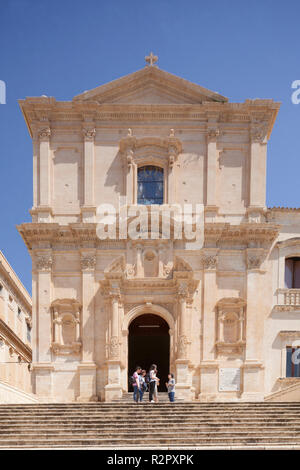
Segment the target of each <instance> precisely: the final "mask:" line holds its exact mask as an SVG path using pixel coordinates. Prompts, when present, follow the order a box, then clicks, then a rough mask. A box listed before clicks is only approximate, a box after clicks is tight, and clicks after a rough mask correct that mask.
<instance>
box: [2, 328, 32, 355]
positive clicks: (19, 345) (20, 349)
mask: <svg viewBox="0 0 300 470" xmlns="http://www.w3.org/2000/svg"><path fill="white" fill-rule="evenodd" d="M0 337H2V338H3V340H4V341H6V342H7V343H8V344H9V345H10V347H12V348H13V350H14V351H15V353H16V354H18V355H20V356H21V357H23V358H24V360H25V361H26V362H31V361H32V351H31V348H30V347H29V346H27V345H26V344H25V343H23V341H21V340H20V338H19V337H18V336H17V335H16V334H15V333H14V332H13V330H12V329H11V328H10V327H9V326H8V325H7V324H6V323H5V322H4V321H3V320H1V319H0Z"/></svg>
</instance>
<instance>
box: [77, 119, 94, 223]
mask: <svg viewBox="0 0 300 470" xmlns="http://www.w3.org/2000/svg"><path fill="white" fill-rule="evenodd" d="M82 133H83V139H84V170H83V172H84V185H83V186H84V203H83V204H84V205H83V207H82V208H81V212H82V218H83V221H84V222H94V215H95V210H96V208H95V207H94V204H95V202H94V174H95V164H94V160H95V156H94V148H95V143H94V140H95V135H96V130H95V128H94V125H93V124H91V123H90V124H89V126H86V127H85V128H83V130H82Z"/></svg>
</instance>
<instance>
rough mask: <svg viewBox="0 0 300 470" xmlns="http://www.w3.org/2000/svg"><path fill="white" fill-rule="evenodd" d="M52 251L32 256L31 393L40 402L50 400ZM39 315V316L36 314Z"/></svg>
mask: <svg viewBox="0 0 300 470" xmlns="http://www.w3.org/2000/svg"><path fill="white" fill-rule="evenodd" d="M52 264H53V259H52V251H51V250H42V251H39V252H36V253H34V257H33V279H34V283H33V285H34V290H33V296H34V302H35V306H34V315H33V318H34V321H33V338H34V342H35V349H36V350H35V352H34V356H33V381H34V391H35V393H36V394H37V396H38V397H39V399H40V400H42V401H44V400H47V399H50V398H51V397H52V392H53V390H52V371H53V365H52V358H51V349H50V345H51V312H50V304H51V298H52V279H51V278H52V276H51V270H52ZM37 312H38V315H37Z"/></svg>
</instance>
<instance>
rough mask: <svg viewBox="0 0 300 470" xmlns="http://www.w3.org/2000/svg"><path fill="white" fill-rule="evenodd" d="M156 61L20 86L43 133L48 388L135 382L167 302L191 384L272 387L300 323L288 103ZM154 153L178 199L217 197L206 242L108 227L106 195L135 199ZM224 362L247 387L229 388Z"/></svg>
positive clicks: (80, 393)
mask: <svg viewBox="0 0 300 470" xmlns="http://www.w3.org/2000/svg"><path fill="white" fill-rule="evenodd" d="M149 61H150V62H149V64H150V65H147V66H146V67H145V68H144V69H142V70H139V71H137V72H135V73H133V74H130V75H128V76H125V77H122V78H120V79H118V80H115V81H113V82H111V83H108V84H105V85H102V86H100V87H98V88H95V89H94V90H91V91H88V92H85V93H82V94H80V95H78V96H76V97H74V98H73V100H72V101H70V102H59V101H57V100H56V99H55V98H52V97H33V98H26V100H21V101H20V106H21V109H22V112H23V114H24V117H25V119H26V123H27V124H28V128H29V132H30V135H31V137H32V139H33V149H34V188H33V194H34V201H33V207H32V209H31V214H32V222H31V223H27V224H22V225H20V226H19V227H18V229H19V232H20V233H21V235H22V237H23V239H24V241H25V243H26V245H27V247H28V249H29V251H30V254H31V256H32V259H33V357H34V363H33V375H34V392H35V393H36V394H37V396H38V397H39V399H40V400H41V401H53V402H55V401H62V402H63V401H95V400H101V401H103V400H106V401H109V400H112V399H118V398H120V397H121V395H122V393H123V391H125V390H127V379H128V373H129V371H128V370H127V366H128V329H129V325H130V323H131V322H132V321H133V320H134V319H135V318H136V317H137V316H140V315H143V314H145V313H154V314H156V315H159V316H161V317H162V318H164V319H165V320H166V322H167V323H168V325H169V327H170V332H169V333H170V370H171V371H173V372H174V373H175V374H176V381H177V395H178V397H182V398H184V399H192V398H195V399H199V400H201V401H238V400H241V401H249V400H253V401H257V400H263V399H264V396H265V395H268V394H270V393H271V392H273V391H276V389H278V387H279V385H278V379H279V378H280V377H285V373H286V371H285V356H284V355H285V348H286V345H288V344H289V341H290V338H289V336H288V334H286V335H284V333H282V332H284V331H291V330H292V331H294V339H295V338H296V339H297V338H298V339H300V328H299V315H300V300H299V301H298V303H297V302H296V303H294V304H293V305H292V307H291V306H289V305H287V304H286V300H285V299H286V292H285V290H284V260H285V257H286V256H300V240H299V236H300V210H288V209H276V208H275V209H268V208H267V207H266V202H265V192H266V155H267V152H266V150H267V142H268V139H269V138H270V135H271V131H272V127H273V124H274V121H275V119H276V116H277V113H278V110H279V103H276V102H274V101H273V100H260V99H256V100H249V99H247V100H245V102H243V103H230V102H229V101H228V99H227V98H225V97H223V96H221V95H220V94H218V93H215V92H212V91H210V90H207V89H205V88H203V87H201V86H199V85H196V84H193V83H190V82H188V81H186V80H184V79H182V78H179V77H176V76H174V75H171V74H169V73H167V72H165V71H162V70H160V69H159V68H158V67H157V66H155V65H154V64H155V60H154V59H149ZM270 164H271V162H270ZM145 165H154V166H159V167H160V168H162V169H163V171H164V173H163V174H164V203H166V204H172V203H178V204H181V205H183V204H185V203H192V204H194V205H195V204H203V205H204V222H205V223H204V228H205V230H204V244H203V246H200V247H199V246H198V245H197V244H196V243H194V242H192V241H188V240H187V239H183V240H177V239H175V238H174V237H172V236H171V237H170V239H162V238H159V239H154V240H153V239H139V240H132V239H130V238H129V237H128V236H127V231H125V237H124V238H121V239H117V240H100V239H99V237H98V236H97V208H98V207H99V205H101V204H104V203H110V204H113V205H114V206H115V207H116V208H117V212H118V211H119V198H120V197H122V198H123V199H124V198H125V197H126V198H127V201H126V204H127V205H129V206H130V205H132V204H136V201H137V172H138V169H139V168H140V167H141V166H145ZM280 332H281V333H280ZM224 368H228V369H236V371H238V375H237V377H240V381H239V384H238V387H236V388H235V386H233V387H232V389H231V390H226V391H224V390H222V387H223V386H221V385H220V376H221V375H220V374H221V372H220V371H221V369H224ZM222 373H223V372H222ZM222 377H223V375H222ZM228 377H229V376H228ZM225 378H226V371H225ZM222 380H223V379H222ZM225 388H226V387H225ZM227 388H228V386H227ZM229 388H230V387H229Z"/></svg>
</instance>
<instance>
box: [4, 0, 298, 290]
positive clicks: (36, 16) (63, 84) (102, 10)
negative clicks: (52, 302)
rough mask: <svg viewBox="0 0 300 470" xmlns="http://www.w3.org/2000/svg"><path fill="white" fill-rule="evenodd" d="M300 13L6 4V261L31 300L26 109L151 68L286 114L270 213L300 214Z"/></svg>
mask: <svg viewBox="0 0 300 470" xmlns="http://www.w3.org/2000/svg"><path fill="white" fill-rule="evenodd" d="M299 21H300V2H299V1H297V0H295V1H293V0H292V1H285V2H282V1H280V0H252V1H251V2H250V1H245V0H234V1H231V0H227V1H224V0H223V1H220V0H215V1H213V2H209V1H208V0H207V1H202V0H185V1H183V0H181V1H179V0H148V1H142V0H139V1H137V0H127V1H124V0H110V1H109V0H84V1H83V0H59V1H58V0H50V1H49V0H0V44H1V55H0V80H4V81H5V82H6V86H7V104H6V105H0V135H1V139H0V155H1V166H0V175H1V186H0V196H1V199H0V200H1V208H2V214H1V226H0V227H1V230H0V249H1V250H2V251H3V252H4V254H5V256H6V257H7V259H8V261H9V262H10V263H11V265H12V267H13V268H14V269H15V271H16V273H17V274H18V275H19V277H20V278H21V280H22V281H23V283H24V285H25V286H26V287H27V289H28V290H29V291H30V292H31V259H30V256H29V255H28V253H27V249H26V247H25V245H24V243H23V240H22V239H21V237H20V235H19V234H18V232H17V230H16V228H15V226H16V225H17V224H20V223H22V222H26V221H30V216H29V212H28V210H29V209H30V208H31V206H32V146H31V139H30V137H29V134H28V131H27V128H26V125H25V122H24V119H23V117H22V114H21V111H20V109H19V106H18V103H17V100H18V99H20V98H24V97H26V96H39V95H42V94H46V95H48V96H55V97H56V98H57V99H59V100H70V99H72V97H73V96H74V95H76V94H78V93H80V92H82V91H84V90H88V89H91V88H94V87H96V86H98V85H101V84H103V83H106V82H108V81H110V80H113V79H115V78H118V77H120V76H122V75H126V74H128V73H131V72H134V71H136V70H138V69H140V68H142V67H144V56H145V55H146V54H148V53H149V52H150V51H151V50H153V52H154V53H155V54H157V55H158V56H159V63H158V65H159V67H160V68H162V69H164V70H167V71H168V72H171V73H173V74H175V75H179V76H181V77H183V78H186V79H188V80H190V81H192V82H195V83H198V84H200V85H202V86H204V87H207V88H209V89H211V90H214V91H218V92H219V93H221V94H222V95H225V96H227V97H228V98H229V99H230V101H237V102H238V101H244V100H245V99H246V98H274V99H275V100H276V101H281V102H282V106H281V110H280V112H279V116H278V119H277V122H276V124H275V126H274V129H273V134H272V136H271V141H270V143H269V151H268V179H267V204H268V206H273V205H282V206H288V207H296V206H300V203H299V174H300V163H299V161H300V160H299V153H300V141H299V130H300V104H299V105H293V104H292V103H291V93H292V90H291V83H292V82H293V81H294V80H297V79H298V80H300V60H299V43H300V41H299V39H300V37H299V36H300V27H299Z"/></svg>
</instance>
